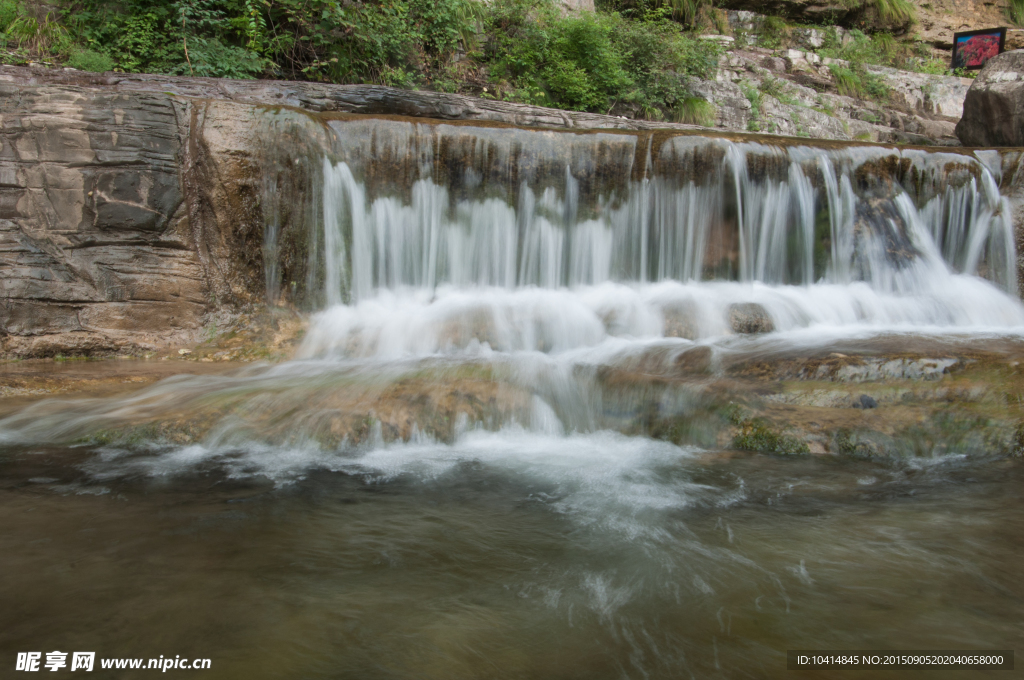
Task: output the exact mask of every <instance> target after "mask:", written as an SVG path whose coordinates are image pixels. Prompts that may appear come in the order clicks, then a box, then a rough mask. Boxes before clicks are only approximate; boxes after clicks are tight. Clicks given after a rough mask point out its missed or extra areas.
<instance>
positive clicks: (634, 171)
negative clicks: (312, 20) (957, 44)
mask: <svg viewBox="0 0 1024 680" xmlns="http://www.w3.org/2000/svg"><path fill="white" fill-rule="evenodd" d="M325 125H327V126H328V129H329V130H330V135H331V139H332V143H331V145H330V148H327V149H324V150H323V155H322V157H319V158H317V159H316V160H315V162H316V163H318V164H320V166H321V169H320V174H321V177H322V185H320V186H318V187H316V191H315V192H314V193H315V195H316V197H317V199H318V201H319V202H320V204H321V205H320V206H318V211H317V212H316V214H315V215H314V216H313V217H311V218H310V219H309V220H307V221H306V222H305V223H304V224H303V225H302V229H301V230H300V231H296V230H295V229H291V230H290V229H289V228H288V227H287V225H283V224H279V223H278V222H276V221H275V220H276V216H277V215H281V214H284V210H283V208H282V209H277V208H273V206H272V205H271V204H272V203H273V202H274V201H288V200H292V199H290V198H289V197H287V196H282V195H280V194H279V193H278V192H277V191H276V189H275V187H276V185H275V179H274V176H273V175H271V174H268V178H267V181H266V182H265V187H264V189H265V199H266V201H267V203H268V208H267V209H266V210H265V214H266V215H267V216H268V224H267V228H266V231H265V236H266V239H267V243H266V247H265V249H264V252H265V253H266V256H267V260H266V262H265V263H264V266H265V272H266V281H267V295H268V300H270V301H271V302H277V301H280V300H289V296H293V298H292V299H298V297H297V296H298V295H299V293H303V292H304V296H305V297H304V298H303V299H304V300H306V301H307V303H309V304H311V305H313V306H315V307H316V311H315V313H314V314H313V317H312V321H311V323H310V327H309V330H308V332H307V334H306V336H305V338H304V339H303V341H302V344H301V346H300V348H299V350H298V353H297V357H296V359H295V360H294V361H291V362H287V363H283V364H279V365H274V366H263V365H258V366H253V367H251V368H248V369H245V370H242V371H237V372H235V373H232V374H230V375H207V376H178V377H175V378H170V379H167V380H164V381H161V382H159V383H157V384H156V385H154V386H152V387H148V388H145V389H143V390H139V391H136V392H133V393H131V394H128V395H126V396H117V397H103V398H99V397H97V398H91V399H84V398H82V399H73V400H69V399H64V400H45V401H41V402H38V403H35V404H33V405H31V406H29V407H27V408H24V409H22V410H20V411H17V412H15V413H12V414H9V415H7V416H6V417H5V418H4V419H3V420H0V441H3V442H4V448H3V449H2V450H0V451H2V452H0V485H2V487H3V489H4V493H3V495H2V496H0V499H2V500H0V505H2V507H3V510H4V513H5V517H7V522H5V525H6V528H5V530H4V531H3V532H0V541H2V548H3V549H2V550H0V568H2V573H4V574H5V578H4V579H3V582H2V584H0V593H2V601H3V602H6V603H9V604H10V603H14V606H7V607H5V608H4V609H3V613H2V614H0V622H2V624H3V625H2V627H0V630H3V631H4V632H3V633H0V647H2V648H3V649H4V650H7V651H11V652H14V651H27V650H30V649H36V648H37V647H45V648H46V650H47V651H48V650H50V649H58V648H59V649H64V648H68V649H74V650H79V649H82V650H93V649H95V651H97V652H98V653H99V655H100V656H110V657H113V656H138V657H143V656H147V657H148V656H152V655H160V654H164V655H174V654H182V655H188V656H192V657H209V658H211V659H212V660H213V667H212V670H210V671H206V672H205V676H208V677H218V678H219V677H223V678H235V677H239V678H240V677H247V678H257V677H258V678H263V677H267V678H297V677H304V678H353V679H356V678H360V679H363V678H445V679H449V678H485V677H488V678H719V677H720V678H741V677H756V678H763V677H786V676H787V671H786V670H785V655H786V654H785V653H786V650H787V649H797V648H802V649H807V648H820V649H866V648H890V649H899V648H903V649H941V648H958V649H965V648H978V649H998V648H1013V647H1014V646H1015V645H1017V643H1019V642H1020V640H1022V639H1024V627H1022V623H1021V622H1022V621H1024V589H1022V586H1021V584H1020V579H1019V578H1018V572H1019V569H1018V566H1019V564H1021V561H1022V559H1024V546H1022V543H1021V541H1020V535H1021V532H1022V531H1024V502H1022V500H1021V498H1022V496H1021V495H1020V494H1019V493H1018V489H1019V485H1020V483H1022V482H1024V466H1022V464H1021V462H1020V460H1019V459H1007V458H1000V457H997V456H995V455H985V452H981V453H980V454H979V453H977V452H972V453H971V455H967V452H964V451H947V452H944V453H943V455H940V456H934V457H926V458H912V459H873V460H855V459H844V458H837V457H834V456H824V457H774V456H756V455H734V454H732V453H728V452H723V451H722V449H723V448H726V447H723V446H716V445H712V446H703V447H697V446H691V445H680V446H677V445H674V444H672V443H669V442H667V441H660V440H656V439H654V438H650V437H648V436H645V434H644V433H643V432H642V431H640V432H638V431H637V430H636V428H632V427H631V426H630V423H632V422H635V421H637V419H638V418H639V417H640V414H642V413H643V412H644V411H645V409H650V408H651V404H652V403H654V402H657V404H656V405H657V408H658V409H661V412H663V413H670V414H682V415H685V414H687V413H690V412H693V411H694V409H696V408H697V407H698V406H699V404H698V401H699V397H698V396H694V395H697V394H698V393H699V391H692V390H691V391H690V392H687V390H686V389H682V390H681V391H676V392H671V393H670V392H659V393H658V395H657V396H655V397H652V396H651V394H649V393H647V392H643V391H642V390H641V392H640V393H632V392H629V393H625V392H613V391H611V390H610V389H609V388H608V382H607V374H608V371H609V370H617V371H622V372H624V373H625V374H627V375H636V376H639V375H642V376H644V379H645V380H646V379H648V378H650V377H652V376H653V377H654V378H658V377H659V376H660V377H664V376H670V375H672V372H673V370H675V369H674V368H673V367H675V366H677V364H678V361H679V360H680V358H681V357H683V356H684V355H687V353H692V352H693V351H694V350H695V349H702V351H705V352H707V356H708V357H710V359H709V362H710V369H709V370H710V375H712V376H713V375H715V372H716V371H721V370H722V368H723V367H724V366H727V365H730V363H735V362H737V361H741V360H746V359H750V358H751V357H763V356H782V355H786V356H802V355H805V354H807V355H810V354H813V353H815V352H822V351H850V349H851V348H852V349H853V350H855V351H860V352H865V353H867V354H871V353H872V352H874V353H878V354H884V353H885V351H894V350H895V351H899V350H900V349H903V348H906V347H908V346H910V345H913V344H915V343H918V344H920V343H924V344H926V345H929V346H933V347H950V346H960V347H962V346H974V345H976V344H979V343H981V344H984V343H988V345H987V346H990V347H995V346H1001V345H1000V343H1007V344H1009V345H1011V346H1013V347H1014V348H1018V349H1019V347H1020V344H1019V343H1020V342H1021V340H1022V339H1024V305H1022V304H1021V302H1020V300H1019V299H1018V293H1017V291H1018V281H1017V253H1016V251H1015V239H1014V233H1013V222H1012V213H1013V209H1014V206H1013V204H1012V202H1011V199H1010V197H1009V187H1010V186H1011V184H1012V182H1013V181H1014V178H1015V175H1016V173H1017V172H1018V169H1017V168H1016V167H1015V163H1016V162H1017V160H1016V159H1015V157H1012V156H1010V155H1005V154H1004V155H1000V154H999V153H996V152H992V151H978V152H974V153H949V152H928V151H921V150H913V149H905V150H899V149H896V150H894V149H887V148H881V147H855V146H839V145H835V146H832V147H827V148H816V147H814V146H811V145H810V144H807V145H804V144H801V143H797V142H794V141H792V140H790V141H788V142H785V143H781V142H780V143H778V144H773V143H769V142H767V141H764V140H756V139H750V140H729V139H724V138H710V137H700V136H692V135H690V136H688V135H677V136H672V135H661V136H659V135H647V136H644V135H631V134H618V133H580V134H577V133H555V132H545V131H528V130H516V129H511V128H500V127H476V126H466V125H461V126H460V125H444V124H423V123H410V122H406V121H394V120H383V119H360V118H355V117H348V118H344V119H340V120H329V121H327V122H325ZM296 162H298V161H296ZM296 243H301V244H303V249H301V250H300V251H299V252H300V254H301V257H298V258H291V259H288V260H287V261H285V259H284V258H282V253H286V252H295V244H296ZM296 291H298V292H296ZM687 356H692V354H691V355H687ZM702 380H704V383H706V382H707V380H705V379H703V378H702ZM704 383H701V385H703V384H704ZM453 386H454V387H453ZM694 389H696V388H694ZM702 389H703V388H702ZM445 390H447V391H445ZM438 395H440V396H438ZM452 395H454V396H452ZM467 395H468V396H467ZM624 395H625V396H624ZM445 399H449V400H450V399H456V400H460V399H461V400H463V401H460V402H459V403H463V402H465V403H466V404H469V406H467V407H465V408H462V409H461V410H459V409H460V408H461V407H459V408H454V410H451V413H452V414H457V415H454V416H451V417H449V415H445V416H444V418H443V420H444V422H440V419H441V416H440V415H438V414H440V413H441V412H442V408H441V405H442V404H443V402H444V400H445ZM427 402H429V403H430V404H432V406H430V407H429V408H428V407H426V406H423V404H425V403H427ZM445 413H446V414H447V413H448V411H445ZM139 423H148V424H149V425H146V426H145V427H140V426H138V424H139ZM154 423H159V427H158V426H157V425H154ZM196 423H200V424H201V425H202V434H201V435H200V436H195V437H192V438H191V440H189V441H187V442H183V441H180V440H178V439H175V437H172V436H169V435H168V432H171V430H170V429H168V428H171V427H172V426H173V427H176V428H179V429H177V430H174V432H180V431H184V430H189V431H190V432H191V431H192V430H190V429H189V428H192V429H193V430H194V429H195V428H197V427H199V425H197V424H196ZM147 428H148V429H147ZM161 428H163V429H161ZM118 432H129V435H126V436H121V435H118V434H117V433H118ZM179 439H180V438H179ZM5 658H6V657H5ZM4 663H6V661H4ZM969 673H970V672H966V671H959V672H958V671H950V672H948V673H946V675H941V674H936V675H934V676H930V677H968V675H969ZM194 674H196V675H198V674H197V673H194ZM808 675H811V676H813V674H812V673H808ZM875 675H877V677H880V678H882V677H902V676H901V675H900V674H899V673H897V672H895V671H878V672H877V673H875ZM875 675H873V677H875ZM854 676H855V674H853V673H851V674H849V677H854ZM117 677H121V676H117ZM124 677H135V676H131V675H125V676H124ZM140 677H141V676H140ZM817 677H829V678H832V677H846V676H845V675H843V674H842V673H841V672H836V671H830V672H828V673H822V674H820V675H818V676H817ZM857 677H859V676H857ZM971 677H973V676H971Z"/></svg>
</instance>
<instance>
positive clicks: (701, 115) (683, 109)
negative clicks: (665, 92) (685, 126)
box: [672, 97, 718, 127]
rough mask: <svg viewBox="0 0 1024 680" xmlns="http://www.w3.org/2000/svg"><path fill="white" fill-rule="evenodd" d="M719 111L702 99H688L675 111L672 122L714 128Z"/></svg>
mask: <svg viewBox="0 0 1024 680" xmlns="http://www.w3.org/2000/svg"><path fill="white" fill-rule="evenodd" d="M717 115H718V110H717V109H716V108H715V105H714V104H712V103H711V102H709V101H707V100H706V99H703V98H701V97H686V98H685V99H683V100H682V101H681V102H679V104H677V105H676V107H675V109H674V110H673V116H672V120H674V121H675V122H677V123H689V124H691V125H703V126H704V127H712V126H714V124H715V118H716V116H717Z"/></svg>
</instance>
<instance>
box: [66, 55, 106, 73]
mask: <svg viewBox="0 0 1024 680" xmlns="http://www.w3.org/2000/svg"><path fill="white" fill-rule="evenodd" d="M68 66H70V67H71V68H77V69H78V70H80V71H93V72H94V73H104V72H106V71H113V70H114V60H113V59H111V58H110V56H109V55H106V54H101V53H99V52H94V51H93V50H89V49H78V50H75V51H74V52H72V53H71V57H70V58H69V59H68Z"/></svg>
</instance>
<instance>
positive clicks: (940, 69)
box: [818, 30, 949, 75]
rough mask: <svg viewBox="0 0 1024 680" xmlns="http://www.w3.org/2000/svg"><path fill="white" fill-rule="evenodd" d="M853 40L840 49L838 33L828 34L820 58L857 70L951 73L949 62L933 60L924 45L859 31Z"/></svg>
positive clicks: (854, 34)
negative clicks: (867, 67)
mask: <svg viewBox="0 0 1024 680" xmlns="http://www.w3.org/2000/svg"><path fill="white" fill-rule="evenodd" d="M850 38H852V40H850V41H849V42H848V43H847V44H846V45H845V46H841V45H840V44H839V37H838V36H837V35H836V32H835V31H834V30H832V31H829V32H828V34H827V35H826V40H825V44H824V45H823V46H822V48H821V49H820V50H818V54H819V55H821V56H822V57H832V58H833V59H843V60H844V61H848V62H850V64H851V66H853V68H854V69H855V70H856V69H857V68H858V67H862V66H864V65H867V64H873V65H875V66H889V67H892V68H898V69H902V70H904V71H916V72H918V73H931V74H933V75H943V74H946V73H948V72H949V66H948V64H947V62H946V61H944V60H942V59H935V58H933V57H932V56H931V50H930V49H929V48H928V46H927V45H925V44H924V43H922V42H912V43H907V42H899V41H897V40H896V38H894V37H893V36H892V34H890V33H875V34H874V35H870V36H869V35H867V34H865V33H863V32H861V31H857V30H853V31H850Z"/></svg>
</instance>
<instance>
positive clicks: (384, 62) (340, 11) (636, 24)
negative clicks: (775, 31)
mask: <svg viewBox="0 0 1024 680" xmlns="http://www.w3.org/2000/svg"><path fill="white" fill-rule="evenodd" d="M630 1H631V2H632V0H630ZM688 1H690V0H688ZM692 1H693V2H694V3H695V4H694V5H693V7H696V8H697V9H696V10H693V8H692V7H691V8H689V9H688V7H689V6H684V5H683V4H677V5H671V4H668V0H637V2H635V3H634V4H631V5H628V6H625V5H624V7H626V8H627V9H628V11H631V12H633V14H632V18H630V17H627V16H625V15H624V14H617V13H607V12H597V13H578V14H570V15H568V16H563V13H562V11H561V10H560V9H559V7H558V6H557V5H556V4H555V0H493V2H491V3H489V4H484V3H483V2H480V1H479V0H367V1H365V2H359V3H355V2H338V0H173V1H171V2H167V1H166V0H74V1H73V3H72V4H70V5H69V6H68V9H67V10H66V11H65V12H64V15H63V16H64V21H65V23H66V24H67V26H68V27H69V28H70V29H71V33H72V34H73V35H75V36H76V37H77V39H78V43H79V44H78V45H77V47H76V49H74V50H69V52H70V53H71V59H72V60H74V61H75V63H76V64H78V66H76V68H83V69H85V68H88V69H100V68H107V67H109V68H112V69H113V70H118V71H125V72H156V73H170V74H177V75H189V74H192V75H196V76H214V77H228V78H254V77H261V76H265V77H285V78H297V79H309V80H320V81H328V82H338V83H348V82H370V83H379V84H383V85H392V86H397V87H425V88H432V89H435V90H441V91H445V92H459V91H462V92H475V93H477V94H480V95H481V96H486V97H496V98H500V99H503V100H506V101H521V102H527V103H533V104H545V105H552V106H558V107H562V108H567V109H575V110H581V111H582V110H585V111H596V112H601V113H606V112H609V111H615V112H617V113H619V114H620V115H621V114H625V115H630V116H636V115H640V116H646V117H648V118H655V119H659V120H665V119H686V120H700V121H706V120H709V118H711V117H713V115H714V114H713V107H710V104H707V103H706V102H704V103H703V104H702V103H699V102H700V101H702V100H699V98H696V97H695V96H694V94H693V93H692V92H691V90H690V87H689V82H690V80H691V79H692V77H694V76H697V77H702V78H708V77H713V75H714V73H715V70H716V69H717V66H718V58H719V55H720V54H721V48H720V47H719V46H718V45H717V44H714V43H711V42H705V41H700V40H696V39H694V38H692V37H688V36H686V35H684V34H683V33H681V31H680V30H679V24H678V23H676V22H675V21H672V20H671V19H670V17H672V16H677V15H678V16H683V15H685V16H690V14H692V12H691V10H693V11H699V12H704V13H705V14H706V15H707V16H711V14H712V12H711V9H710V4H708V2H707V0H692ZM11 2H13V0H0V20H2V18H3V16H4V15H3V8H4V7H6V6H8V5H5V4H4V3H11ZM10 6H12V7H14V5H10ZM702 8H703V9H702ZM624 11H626V10H624ZM19 16H20V15H19ZM714 17H716V18H718V19H721V17H720V16H719V15H718V14H714ZM480 31H484V32H485V33H486V34H487V35H488V41H487V43H486V44H483V45H481V44H478V40H477V35H478V32H480ZM485 85H486V87H484V86H485ZM709 107H710V108H709ZM709 112H710V113H709Z"/></svg>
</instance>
